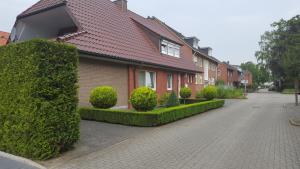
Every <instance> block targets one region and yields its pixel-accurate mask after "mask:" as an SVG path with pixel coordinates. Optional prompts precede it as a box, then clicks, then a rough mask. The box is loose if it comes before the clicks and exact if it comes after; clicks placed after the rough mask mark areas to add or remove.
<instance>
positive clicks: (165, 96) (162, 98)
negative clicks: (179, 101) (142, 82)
mask: <svg viewBox="0 0 300 169" xmlns="http://www.w3.org/2000/svg"><path fill="white" fill-rule="evenodd" d="M169 97H170V93H168V92H166V93H164V94H163V95H161V96H160V97H159V99H158V104H159V105H160V106H165V105H166V104H167V102H168V100H169Z"/></svg>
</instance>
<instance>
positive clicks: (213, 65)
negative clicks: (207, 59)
mask: <svg viewBox="0 0 300 169" xmlns="http://www.w3.org/2000/svg"><path fill="white" fill-rule="evenodd" d="M216 67H217V66H216V65H215V64H213V63H211V64H210V69H211V70H212V71H216Z"/></svg>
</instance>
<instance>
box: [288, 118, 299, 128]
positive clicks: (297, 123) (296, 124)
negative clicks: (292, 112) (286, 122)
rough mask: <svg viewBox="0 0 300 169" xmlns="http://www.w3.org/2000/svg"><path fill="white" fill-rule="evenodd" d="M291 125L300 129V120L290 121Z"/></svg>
mask: <svg viewBox="0 0 300 169" xmlns="http://www.w3.org/2000/svg"><path fill="white" fill-rule="evenodd" d="M290 123H291V125H294V126H298V127H300V119H299V120H295V119H290Z"/></svg>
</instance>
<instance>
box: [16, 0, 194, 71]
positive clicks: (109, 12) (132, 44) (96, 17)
mask: <svg viewBox="0 0 300 169" xmlns="http://www.w3.org/2000/svg"><path fill="white" fill-rule="evenodd" d="M59 2H61V0H41V1H39V2H38V5H33V6H32V7H31V8H30V9H29V10H27V11H25V14H26V15H30V12H36V11H39V10H41V7H51V5H54V4H57V3H59ZM66 6H67V7H68V9H69V10H70V12H71V13H72V15H73V17H74V18H76V20H77V22H78V23H79V24H80V26H81V28H82V30H81V31H84V32H80V33H77V34H75V35H74V34H73V35H70V36H67V38H66V37H63V39H64V41H65V42H67V43H71V44H74V45H76V46H77V48H78V49H79V50H81V51H85V52H89V53H95V54H100V55H106V56H111V57H114V58H119V59H126V60H132V61H138V62H142V63H146V64H155V65H160V66H166V67H171V68H175V69H176V68H177V69H182V70H188V71H196V72H197V71H198V70H197V68H196V66H195V64H194V63H193V61H192V59H191V58H190V56H187V54H186V53H184V51H182V52H181V58H175V57H172V56H166V55H162V54H161V53H160V51H159V50H158V49H157V46H156V44H153V42H152V41H151V40H150V39H149V37H148V36H147V34H146V33H145V32H144V31H143V30H142V29H141V28H140V27H139V26H138V24H141V25H143V26H144V27H146V28H147V29H149V30H150V31H152V32H154V33H155V34H157V35H159V36H161V37H164V38H166V39H169V40H171V41H173V42H175V43H178V44H181V41H180V39H179V38H178V37H177V36H174V35H173V34H172V33H170V32H169V31H167V30H166V29H165V27H163V26H162V25H160V24H158V23H156V22H154V21H153V20H151V19H146V18H144V17H142V16H139V15H137V14H135V13H133V12H131V11H125V12H124V11H123V10H122V9H121V8H119V7H118V6H117V5H116V4H114V3H113V2H111V1H110V0H84V1H82V0H68V1H67V3H66ZM23 14H24V13H23ZM21 15H22V14H21Z"/></svg>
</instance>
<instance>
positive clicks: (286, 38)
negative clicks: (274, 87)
mask: <svg viewBox="0 0 300 169" xmlns="http://www.w3.org/2000/svg"><path fill="white" fill-rule="evenodd" d="M271 26H272V27H273V29H274V30H272V31H269V32H265V34H264V35H262V37H261V42H259V45H260V51H258V52H256V57H257V60H258V62H259V63H260V64H261V65H264V66H265V67H266V68H268V69H270V71H271V72H272V76H273V78H274V80H276V81H278V82H279V84H281V82H282V81H288V80H292V81H293V82H294V87H295V102H296V105H298V93H299V80H300V16H299V15H297V16H295V17H293V18H291V19H290V20H283V19H281V20H280V21H279V22H275V23H273V24H272V25H271ZM279 86H280V85H279ZM280 87H281V86H280Z"/></svg>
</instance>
